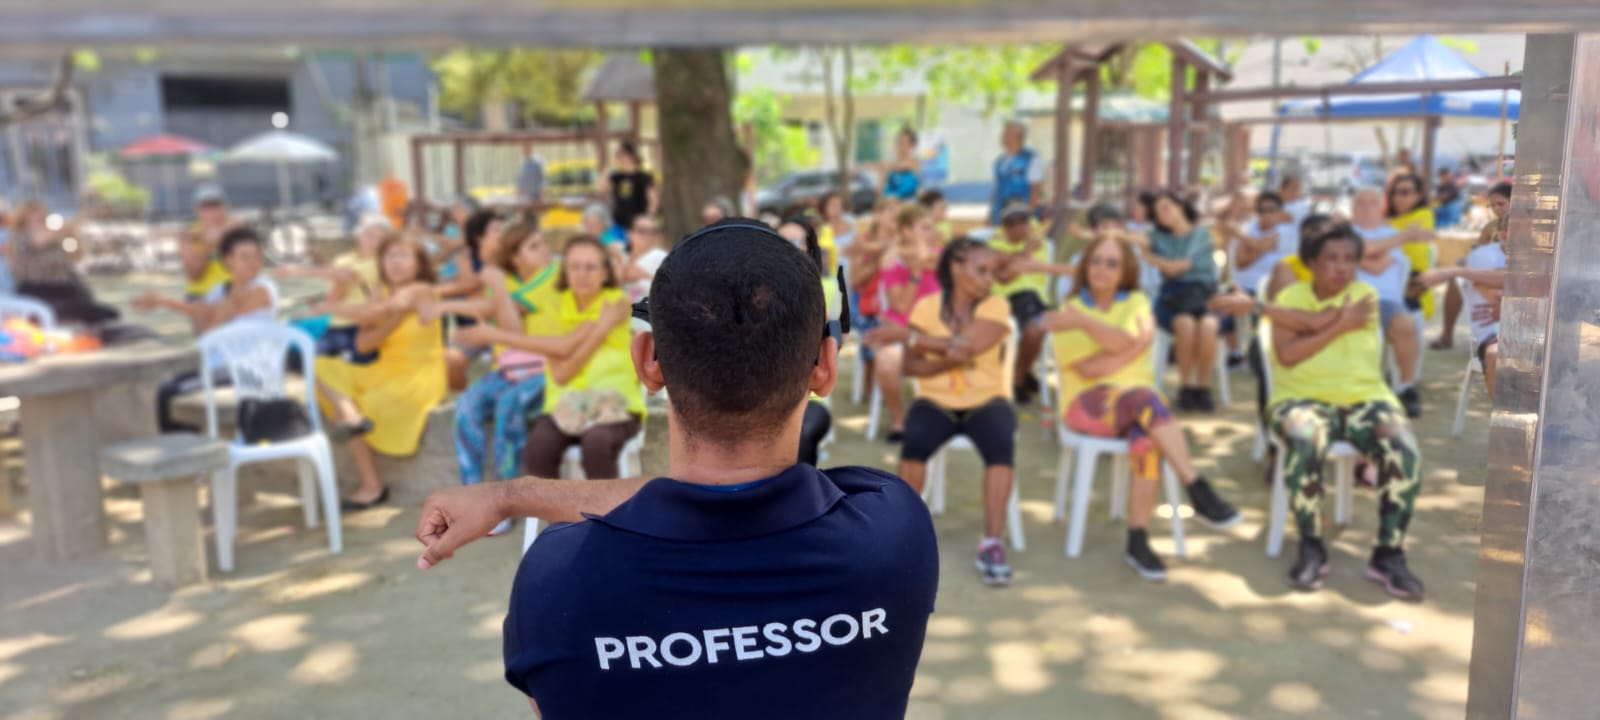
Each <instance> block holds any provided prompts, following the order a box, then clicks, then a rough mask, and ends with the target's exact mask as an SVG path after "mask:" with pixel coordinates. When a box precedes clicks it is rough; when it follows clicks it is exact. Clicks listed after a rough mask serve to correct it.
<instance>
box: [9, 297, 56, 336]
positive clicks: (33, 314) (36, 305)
mask: <svg viewBox="0 0 1600 720" xmlns="http://www.w3.org/2000/svg"><path fill="white" fill-rule="evenodd" d="M14 317H20V318H23V319H25V320H31V321H33V322H34V323H35V324H37V325H38V326H39V329H40V330H54V329H55V328H56V311H55V309H54V308H52V307H50V306H49V305H46V304H44V303H42V302H39V301H38V300H34V299H33V298H29V297H23V296H21V295H7V296H4V297H0V320H8V319H10V318H14Z"/></svg>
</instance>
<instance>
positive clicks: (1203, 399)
mask: <svg viewBox="0 0 1600 720" xmlns="http://www.w3.org/2000/svg"><path fill="white" fill-rule="evenodd" d="M1194 409H1196V410H1199V411H1200V412H1216V410H1217V402H1216V401H1215V400H1213V399H1211V388H1208V387H1199V388H1195V389H1194Z"/></svg>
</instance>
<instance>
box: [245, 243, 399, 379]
mask: <svg viewBox="0 0 1600 720" xmlns="http://www.w3.org/2000/svg"><path fill="white" fill-rule="evenodd" d="M393 233H394V228H393V227H391V226H390V225H389V219H388V218H386V217H384V216H382V215H376V214H374V215H369V216H366V217H363V218H362V219H361V223H360V224H359V225H357V226H356V230H355V233H354V239H355V249H354V250H351V251H350V252H347V253H344V254H342V255H339V256H338V257H336V258H334V259H333V262H332V263H329V264H328V265H327V266H326V267H319V266H314V265H283V266H280V267H279V268H278V270H277V272H276V273H274V274H275V275H277V276H278V279H279V280H289V279H292V278H312V279H315V280H322V281H324V282H326V283H328V286H329V290H328V300H327V302H326V303H324V304H323V305H322V306H321V307H320V308H319V310H320V313H319V314H318V315H316V316H313V317H311V318H306V319H304V320H299V321H294V322H293V323H292V324H294V325H296V326H297V327H300V328H301V329H304V330H306V331H307V332H310V333H312V334H313V335H314V336H316V338H317V354H318V355H328V356H335V357H339V358H342V359H344V360H345V361H347V362H353V363H355V364H357V365H363V364H366V363H369V362H372V356H371V355H370V354H360V353H356V352H355V345H356V333H357V331H358V330H359V329H360V327H361V323H360V318H359V317H350V316H349V315H348V314H346V312H347V311H348V310H350V309H352V308H357V307H361V306H363V305H366V304H367V303H369V302H371V301H372V299H373V298H374V297H375V296H376V295H377V292H378V288H379V287H380V286H382V284H383V283H382V282H381V281H380V280H379V272H378V246H379V245H382V244H383V241H384V239H386V238H388V237H389V236H390V235H392V234H393ZM335 311H339V312H335ZM319 326H320V327H319Z"/></svg>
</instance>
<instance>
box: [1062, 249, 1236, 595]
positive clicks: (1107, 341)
mask: <svg viewBox="0 0 1600 720" xmlns="http://www.w3.org/2000/svg"><path fill="white" fill-rule="evenodd" d="M1069 297H1070V299H1068V300H1066V301H1065V302H1063V303H1062V305H1061V309H1060V310H1056V311H1054V312H1051V313H1049V314H1047V315H1045V317H1044V326H1045V328H1046V329H1048V330H1050V331H1051V333H1053V338H1052V342H1053V343H1054V348H1055V354H1056V362H1057V365H1058V366H1059V367H1060V368H1061V375H1060V378H1059V380H1060V387H1061V397H1062V398H1063V399H1066V398H1071V400H1069V401H1066V403H1067V409H1066V411H1065V419H1064V422H1065V423H1066V425H1067V427H1068V428H1071V429H1072V431H1073V432H1076V433H1080V434H1084V435H1089V436H1092V437H1104V438H1123V439H1126V440H1127V441H1128V449H1129V451H1130V453H1129V454H1130V460H1131V465H1132V470H1133V476H1134V482H1133V485H1132V487H1131V489H1130V490H1129V493H1128V546H1127V555H1126V559H1127V561H1128V564H1129V565H1131V566H1133V569H1134V571H1136V572H1138V573H1139V575H1140V577H1143V578H1144V579H1146V580H1152V581H1156V582H1160V581H1163V580H1166V578H1167V568H1166V565H1165V564H1163V563H1162V562H1161V558H1159V557H1157V556H1156V554H1155V552H1154V551H1153V550H1151V549H1150V537H1149V534H1148V532H1147V528H1148V527H1149V524H1150V512H1151V510H1152V509H1154V508H1155V503H1156V488H1157V480H1158V479H1159V478H1160V477H1161V463H1162V461H1163V460H1165V461H1166V463H1167V464H1168V465H1170V466H1172V469H1173V472H1175V473H1176V474H1177V476H1178V481H1179V482H1181V483H1183V485H1184V486H1185V487H1186V488H1187V489H1188V493H1189V500H1190V502H1191V503H1192V504H1193V505H1194V510H1195V514H1196V515H1198V516H1199V517H1200V519H1201V520H1202V521H1203V522H1205V523H1206V524H1208V525H1210V526H1212V527H1214V528H1218V529H1222V528H1229V527H1232V526H1234V525H1235V524H1237V523H1238V522H1239V511H1238V510H1237V509H1235V508H1234V507H1233V506H1232V505H1230V504H1228V503H1227V502H1226V501H1224V500H1223V499H1222V498H1220V497H1218V496H1217V494H1216V491H1214V490H1213V489H1212V487H1211V484H1210V483H1208V482H1207V481H1206V479H1205V477H1203V476H1201V475H1199V474H1198V473H1196V472H1195V469H1194V464H1193V463H1192V462H1190V459H1189V442H1188V441H1187V440H1186V439H1184V436H1183V429H1182V428H1181V427H1179V426H1178V423H1177V422H1176V421H1175V420H1174V418H1173V417H1172V413H1171V412H1170V411H1169V410H1168V409H1167V405H1166V402H1165V401H1164V400H1163V399H1162V398H1161V393H1160V392H1158V391H1157V390H1156V389H1155V388H1154V386H1153V385H1154V379H1155V378H1154V374H1153V371H1152V369H1153V364H1152V363H1151V361H1150V343H1151V340H1152V339H1153V338H1154V337H1155V322H1154V318H1153V317H1152V315H1151V311H1150V299H1149V298H1148V297H1146V296H1145V294H1144V293H1143V292H1142V291H1140V290H1139V261H1138V258H1137V257H1136V256H1135V255H1134V254H1133V250H1132V248H1131V247H1129V246H1128V245H1126V244H1124V243H1122V242H1119V241H1118V240H1117V239H1116V238H1114V237H1108V236H1101V237H1100V238H1098V239H1096V240H1093V241H1091V242H1090V244H1089V247H1087V248H1086V249H1084V251H1083V260H1082V261H1081V262H1079V263H1078V266H1077V269H1076V275H1075V277H1074V278H1073V284H1072V293H1071V295H1070V296H1069Z"/></svg>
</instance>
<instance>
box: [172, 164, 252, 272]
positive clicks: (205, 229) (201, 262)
mask: <svg viewBox="0 0 1600 720" xmlns="http://www.w3.org/2000/svg"><path fill="white" fill-rule="evenodd" d="M194 214H195V221H194V223H193V224H192V225H190V226H189V228H188V229H187V230H185V231H184V233H183V238H182V241H181V242H180V243H179V244H178V259H179V260H180V261H181V264H182V265H183V275H184V280H185V281H186V284H185V285H184V288H183V294H184V297H185V298H187V299H192V300H197V299H200V298H203V297H205V296H206V293H209V292H211V288H214V287H216V286H218V285H221V284H223V283H225V282H227V281H228V280H230V279H231V277H232V276H230V275H229V274H228V269H227V268H226V267H223V265H222V259H221V257H220V255H219V252H218V251H219V248H220V247H221V243H222V236H223V234H225V233H227V232H228V231H229V230H231V229H233V228H234V227H235V226H236V225H238V222H237V221H235V220H234V219H233V218H232V217H231V216H230V215H229V214H228V199H227V198H226V197H225V196H223V194H222V189H221V188H219V187H216V186H215V185H205V186H202V187H200V189H198V190H196V191H195V193H194Z"/></svg>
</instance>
